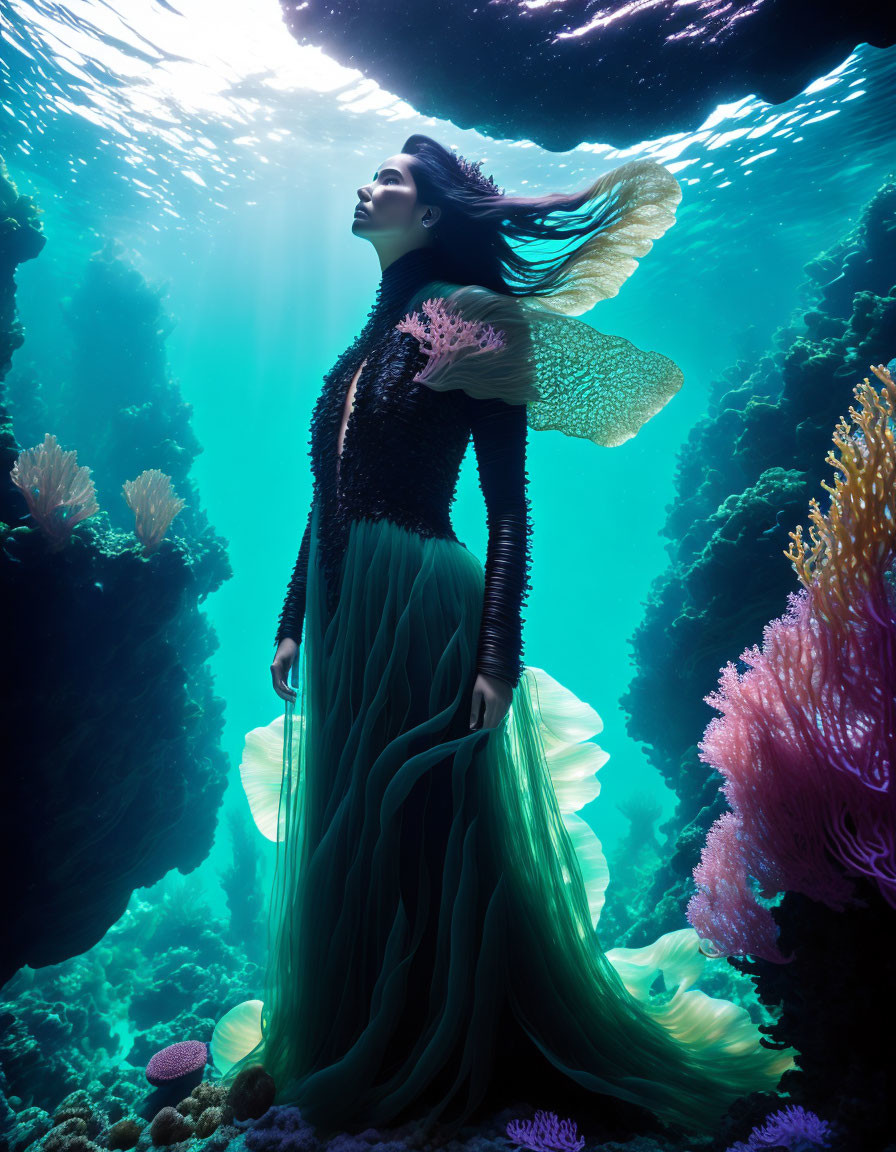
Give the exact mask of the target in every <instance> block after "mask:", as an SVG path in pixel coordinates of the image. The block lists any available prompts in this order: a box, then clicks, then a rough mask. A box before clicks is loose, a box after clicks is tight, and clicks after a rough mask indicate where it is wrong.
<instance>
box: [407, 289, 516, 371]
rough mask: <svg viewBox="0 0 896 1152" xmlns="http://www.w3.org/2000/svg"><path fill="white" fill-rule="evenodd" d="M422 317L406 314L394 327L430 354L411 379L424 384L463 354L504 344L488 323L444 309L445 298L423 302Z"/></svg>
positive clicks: (463, 355)
mask: <svg viewBox="0 0 896 1152" xmlns="http://www.w3.org/2000/svg"><path fill="white" fill-rule="evenodd" d="M423 313H424V316H425V317H426V319H424V318H423V317H422V316H421V315H420V314H419V313H418V312H412V313H408V315H407V316H405V318H404V319H403V320H400V321H399V322H398V324H396V325H395V327H396V328H397V329H398V331H399V332H406V333H407V334H408V335H410V336H413V337H414V338H415V339H416V340H418V341H419V343H420V347H421V348H422V350H423V352H424V354H425V355H426V356H428V357H429V359H428V362H427V364H426V366H425V367H424V369H423V371H422V372H418V373H417V375H416V376H415V377H414V380H415V381H417V382H418V383H425V382H426V381H427V380H429V379H430V378H431V377H432V376H434V375H435V374H436V373H438V372H441V371H442V369H443V368H445V367H447V366H448V365H449V364H452V363H454V362H456V361H457V360H458V359H460V358H462V357H465V356H477V355H479V354H480V353H482V352H497V351H498V350H499V349H501V348H503V347H504V333H503V332H496V331H495V329H494V328H493V327H492V326H491V324H476V323H475V322H473V321H468V320H463V319H461V317H460V315H459V314H458V313H456V312H449V311H448V310H447V309H446V308H445V301H444V299H443V298H442V297H441V296H439V297H433V298H431V299H429V300H424V302H423Z"/></svg>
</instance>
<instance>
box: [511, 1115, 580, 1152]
mask: <svg viewBox="0 0 896 1152" xmlns="http://www.w3.org/2000/svg"><path fill="white" fill-rule="evenodd" d="M507 1136H508V1138H509V1139H510V1140H512V1141H513V1143H514V1144H519V1145H520V1146H521V1147H523V1148H529V1149H531V1152H579V1150H580V1149H581V1148H584V1146H585V1138H584V1137H583V1136H579V1135H578V1132H577V1131H576V1123H575V1121H574V1120H560V1119H559V1118H558V1116H557V1113H556V1112H545V1111H543V1110H539V1111H537V1112H536V1113H535V1117H534V1118H533V1119H532V1120H511V1121H510V1122H509V1123H508V1125H507Z"/></svg>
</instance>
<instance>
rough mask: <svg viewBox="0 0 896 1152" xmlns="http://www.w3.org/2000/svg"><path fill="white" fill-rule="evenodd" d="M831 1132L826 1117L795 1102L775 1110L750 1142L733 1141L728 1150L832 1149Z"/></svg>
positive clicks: (802, 1151) (793, 1151)
mask: <svg viewBox="0 0 896 1152" xmlns="http://www.w3.org/2000/svg"><path fill="white" fill-rule="evenodd" d="M831 1135H832V1133H831V1126H830V1124H828V1123H827V1121H826V1120H822V1119H821V1117H819V1116H816V1114H815V1113H814V1112H808V1111H806V1109H805V1108H802V1107H801V1106H800V1105H799V1104H791V1105H789V1106H788V1107H787V1108H782V1109H780V1110H779V1111H777V1112H772V1113H771V1115H770V1116H767V1117H766V1121H765V1123H764V1124H763V1125H762V1126H761V1127H760V1126H758V1125H757V1127H755V1128H754V1129H753V1131H752V1132H751V1133H750V1138H749V1140H748V1141H747V1142H746V1144H742V1143H737V1144H733V1145H732V1146H731V1147H730V1148H729V1149H728V1152H762V1149H763V1148H769V1149H771V1148H778V1149H785V1150H786V1152H810V1150H811V1149H813V1148H829V1147H830V1139H831Z"/></svg>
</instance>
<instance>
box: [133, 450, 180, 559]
mask: <svg viewBox="0 0 896 1152" xmlns="http://www.w3.org/2000/svg"><path fill="white" fill-rule="evenodd" d="M124 498H125V500H127V502H128V506H129V507H130V509H131V511H132V512H133V513H134V514H135V516H136V517H137V522H136V526H135V528H134V531H135V533H136V535H137V539H138V540H140V542H141V543H142V544H143V547H144V548H145V549H146V552H147V553H152V552H155V550H156V549H157V548H158V546H159V544H160V543H161V542H162V538H163V537H164V535H165V533H166V532H167V531H168V525H169V524H170V523H171V521H172V520H173V519H174V517H175V516H176V515H177V514H178V512H180V510H181V509H182V508H183V507H184V504H185V503H186V502H185V501H184V500H181V499H180V498H179V497H178V496H177V495H176V494H175V492H174V489H173V488H172V487H171V477H170V476H166V475H165V473H164V472H160V471H159V470H158V469H157V468H149V469H147V470H146V471H145V472H141V473H140V475H139V476H138V477H137V479H136V480H126V481H125V483H124Z"/></svg>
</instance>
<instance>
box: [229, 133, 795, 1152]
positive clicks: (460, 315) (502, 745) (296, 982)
mask: <svg viewBox="0 0 896 1152" xmlns="http://www.w3.org/2000/svg"><path fill="white" fill-rule="evenodd" d="M358 195H359V201H360V202H359V205H358V210H357V211H356V214H355V221H354V230H355V233H356V234H357V235H359V236H363V237H364V238H365V239H367V240H369V241H370V242H371V244H373V246H374V247H375V249H376V251H377V254H378V256H379V259H380V264H381V268H382V278H381V281H380V285H379V290H378V292H377V297H376V301H375V303H374V305H373V308H372V309H371V311H370V314H369V317H368V320H367V323H366V325H365V327H364V329H363V331H362V332H361V334H360V335H359V337H358V338H357V339H356V341H355V342H354V344H353V345H352V346H351V347H350V348H349V349H348V350H347V351H346V352H345V353H344V354H343V355H342V356H341V357H340V358H339V360H338V361H337V363H336V365H335V367H334V368H333V369H332V371H331V372H330V373H329V374H328V376H327V378H326V380H325V383H324V387H323V390H322V392H321V395H320V397H319V400H318V402H317V405H316V408H315V411H314V415H313V419H312V427H311V440H310V448H311V453H310V454H311V460H312V469H313V474H314V494H313V499H312V503H311V508H310V511H309V514H308V519H307V523H306V527H305V532H304V536H303V539H302V544H301V548H300V551H299V556H298V560H297V563H296V566H295V570H294V572H293V575H292V579H291V581H290V585H289V589H288V592H287V596H286V601H285V603H284V607H283V611H282V613H281V617H280V623H279V628H278V631H277V649H276V653H275V656H274V660H273V663H272V665H271V672H272V677H273V685H274V689H275V691H276V692H277V693H278V695H280V696H281V698H283V699H284V700H285V701H286V716H285V723H284V726H283V738H282V752H283V756H282V763H281V764H278V765H277V769H278V771H277V774H276V775H277V778H276V781H275V782H273V781H272V780H271V779H269V780H268V785H267V787H268V792H269V795H268V801H267V809H266V812H265V814H263V815H262V814H261V810H262V808H263V806H264V803H265V802H264V801H263V800H262V799H259V797H260V796H261V794H262V793H263V792H264V788H263V787H262V786H261V785H259V783H258V781H257V780H253V781H252V782H251V784H250V783H248V782H247V777H246V776H245V774H244V783H246V784H247V792H248V793H249V795H250V802H251V803H252V805H253V812H254V813H255V815H256V818H257V819H258V820H259V824H260V826H261V827H262V828H263V830H265V831H266V834H268V835H270V836H271V838H272V839H277V840H278V842H279V844H280V850H279V851H278V860H277V868H276V878H275V883H274V888H275V891H274V899H273V901H272V905H271V926H272V932H271V945H270V957H269V965H268V973H267V981H266V994H265V1000H264V1005H263V1008H262V1005H261V1002H259V1001H249V1002H247V1003H246V1005H242V1006H240V1008H239V1009H235V1010H234V1013H235V1015H234V1014H228V1017H230V1019H228V1018H225V1020H224V1021H221V1022H220V1024H219V1027H218V1029H216V1037H215V1040H214V1041H213V1054H214V1055H215V1060H216V1063H217V1064H218V1066H219V1067H221V1066H222V1065H227V1064H229V1063H230V1060H232V1061H233V1062H232V1064H231V1065H230V1066H229V1067H224V1069H223V1070H224V1072H225V1079H227V1080H232V1079H233V1077H234V1076H235V1075H236V1073H237V1072H238V1071H239V1070H240V1069H241V1068H243V1067H246V1066H247V1065H249V1064H253V1063H262V1064H263V1065H264V1067H265V1068H266V1069H267V1070H268V1071H269V1072H270V1073H271V1075H272V1076H273V1077H274V1080H275V1083H276V1086H277V1102H278V1103H287V1102H294V1103H296V1104H298V1105H299V1106H300V1108H301V1110H302V1113H303V1116H304V1117H305V1119H306V1120H309V1121H310V1122H311V1123H314V1124H316V1125H320V1126H322V1127H325V1128H330V1129H333V1130H336V1129H346V1128H351V1127H364V1126H367V1125H376V1126H382V1125H384V1124H387V1123H397V1122H399V1121H401V1120H405V1119H411V1118H417V1119H420V1120H423V1121H424V1122H426V1123H429V1122H438V1123H440V1125H442V1126H443V1129H445V1128H447V1130H449V1131H453V1130H455V1129H456V1128H457V1127H458V1126H459V1125H460V1124H461V1123H462V1122H469V1121H470V1120H471V1118H474V1117H478V1116H481V1115H483V1109H485V1108H487V1107H489V1106H497V1105H498V1104H500V1103H501V1102H504V1101H506V1100H510V1099H520V1100H526V1099H529V1100H531V1099H532V1098H533V1096H535V1097H536V1098H537V1100H536V1102H537V1101H538V1100H540V1103H541V1105H542V1106H544V1107H548V1108H551V1109H553V1110H557V1109H558V1108H559V1107H562V1106H563V1105H564V1103H565V1104H566V1105H567V1106H568V1107H572V1106H575V1107H576V1108H578V1109H580V1111H579V1113H578V1115H579V1116H580V1117H581V1115H582V1112H581V1108H583V1107H585V1106H586V1105H587V1104H589V1103H591V1104H595V1105H597V1107H596V1108H595V1109H594V1111H595V1112H597V1113H598V1114H602V1113H606V1112H607V1111H608V1109H609V1105H610V1104H611V1101H610V1100H609V1099H608V1097H611V1096H612V1097H615V1098H616V1101H617V1104H616V1107H617V1108H618V1107H619V1106H620V1105H619V1102H625V1106H628V1107H629V1108H630V1109H638V1108H647V1109H650V1110H651V1111H652V1112H653V1113H655V1115H656V1116H657V1117H659V1118H660V1119H662V1120H665V1121H668V1122H671V1123H680V1124H684V1125H687V1126H690V1127H691V1128H697V1129H704V1130H711V1128H712V1125H713V1123H714V1121H716V1120H717V1119H718V1117H719V1116H720V1115H721V1114H722V1113H723V1112H724V1111H725V1108H726V1106H727V1105H728V1104H729V1103H730V1102H731V1101H732V1100H733V1099H734V1098H736V1097H737V1096H738V1095H741V1094H743V1093H745V1092H749V1091H752V1090H754V1089H757V1088H771V1087H773V1086H774V1084H775V1083H776V1081H777V1079H778V1077H779V1076H780V1073H781V1071H783V1069H784V1067H786V1066H787V1059H786V1057H782V1056H781V1054H780V1053H774V1054H771V1053H769V1052H768V1051H767V1050H765V1049H762V1048H761V1047H760V1046H759V1044H758V1038H757V1036H756V1035H755V1033H753V1032H750V1034H749V1036H747V1037H746V1039H745V1038H744V1031H743V1028H744V1021H743V1019H742V1018H740V1017H739V1018H738V1021H737V1023H736V1025H735V1024H732V1025H731V1028H732V1032H731V1035H729V1036H728V1037H726V1036H724V1035H720V1034H719V1030H718V1024H719V1020H720V1019H721V1017H720V1016H719V1013H718V1011H717V1009H718V1006H719V1005H720V1004H722V1005H726V1006H727V1007H728V1008H730V1009H732V1010H734V1009H733V1006H732V1005H729V1004H728V1002H727V1001H719V1000H712V1001H710V998H708V997H703V999H702V1000H700V999H699V997H700V996H702V994H701V993H697V992H692V993H682V996H681V997H680V998H678V999H676V1001H675V1003H674V1006H664V1007H661V1008H659V1007H656V1006H654V1005H652V1004H651V1003H650V1002H649V999H650V998H649V995H648V989H649V986H650V984H651V983H652V974H651V976H650V978H649V979H645V978H644V976H645V973H646V972H647V967H643V966H642V967H641V968H640V969H638V962H639V961H643V960H644V957H643V956H642V955H641V953H643V954H645V955H646V954H647V952H648V950H647V949H644V950H625V949H621V950H617V951H618V952H619V953H620V954H621V953H627V957H621V958H620V959H618V962H617V964H618V967H619V968H620V969H621V970H623V971H627V972H628V973H629V977H630V978H629V979H624V978H623V976H621V975H620V973H619V971H617V968H616V967H614V964H613V963H611V961H610V960H609V959H608V958H607V957H606V956H604V954H603V953H602V952H601V950H600V948H599V947H597V945H596V938H595V936H594V932H593V926H594V924H595V923H596V913H597V912H599V902H600V900H602V889H600V885H599V884H597V883H596V882H595V876H594V872H593V871H592V872H590V873H589V871H588V869H589V865H588V863H587V859H586V858H587V856H588V853H587V852H582V851H580V852H578V853H577V850H576V847H575V846H574V844H573V841H572V837H571V833H570V829H571V828H572V827H573V825H572V823H571V819H570V813H572V812H574V810H575V808H578V807H581V806H582V804H583V803H585V802H586V801H587V799H588V798H590V797H589V796H588V795H587V794H586V790H587V784H585V783H583V781H585V780H586V773H583V771H582V768H583V766H584V767H586V768H587V767H588V766H589V765H590V772H591V776H592V777H593V769H594V767H595V759H594V757H595V756H596V755H598V754H599V753H600V749H598V748H597V746H596V745H594V744H591V743H583V741H587V738H588V737H590V736H592V735H594V734H595V733H596V732H597V731H599V730H600V718H599V717H597V715H596V713H594V712H593V711H592V710H591V709H590V708H588V707H587V705H583V704H582V703H581V702H580V701H578V700H576V699H575V697H573V696H572V695H571V694H570V693H568V692H566V691H565V690H564V689H562V686H560V685H558V684H557V682H556V681H553V680H551V678H550V677H548V676H547V675H546V674H545V673H542V672H540V670H537V669H531V668H528V667H526V665H525V664H524V663H523V661H522V639H521V638H522V627H521V623H522V618H521V611H522V607H523V604H524V601H525V598H526V593H527V591H528V589H529V580H528V574H529V540H530V535H531V523H530V515H529V508H530V506H529V498H528V495H527V488H526V469H525V461H526V437H527V429H528V428H529V427H531V428H536V429H543V428H554V429H560V430H561V431H563V432H565V433H567V434H568V435H576V436H584V437H586V438H589V439H591V440H593V441H594V442H595V443H598V444H603V445H613V444H619V443H622V442H623V441H624V440H626V439H628V438H630V437H631V436H632V435H634V434H635V432H636V431H637V429H638V428H639V427H640V426H641V425H642V424H643V423H644V421H645V420H647V419H649V418H650V416H652V415H653V414H654V413H655V412H657V411H659V409H660V408H661V407H662V406H663V405H664V404H665V403H666V402H667V401H668V399H669V398H670V397H671V396H672V395H673V394H674V393H675V392H676V391H677V389H678V388H679V387H680V385H681V374H680V372H679V370H678V368H677V367H676V366H675V365H674V364H673V363H672V362H671V361H670V360H668V359H667V358H666V357H663V356H660V355H658V354H655V353H646V352H643V351H641V350H639V349H637V348H635V347H634V346H633V345H631V344H629V343H628V342H627V341H624V340H621V339H619V338H616V337H611V336H606V335H604V334H602V333H600V332H598V331H597V330H595V329H593V328H591V327H590V326H588V325H586V324H584V323H582V322H580V321H577V320H575V319H573V318H572V317H573V316H574V315H575V314H578V313H581V312H584V311H586V310H587V309H588V308H590V307H591V306H592V305H593V304H594V303H595V302H596V301H597V300H598V299H601V298H604V297H608V296H612V295H614V294H615V293H616V292H617V291H618V289H619V286H620V285H621V283H622V282H623V281H624V280H625V279H626V277H627V276H628V275H629V274H630V273H631V271H632V270H633V269H634V267H635V266H636V259H635V257H637V256H643V255H644V254H645V253H646V252H647V251H648V250H649V248H650V246H651V243H652V240H653V239H655V238H656V237H658V236H660V235H661V234H662V233H663V232H664V231H665V230H666V229H667V228H668V227H669V225H670V224H671V223H672V222H673V219H674V209H675V207H676V206H677V203H678V201H679V199H680V195H681V193H680V188H679V186H678V184H677V182H676V181H675V180H674V178H673V177H672V175H671V174H670V173H669V172H668V171H667V170H666V169H665V168H663V167H662V166H661V165H659V164H656V163H654V162H652V161H639V162H632V163H630V164H627V165H624V166H623V167H622V168H620V169H617V170H616V171H615V172H613V173H610V174H608V175H607V176H604V177H602V178H601V179H600V180H598V181H596V182H595V183H594V184H593V185H591V186H590V187H589V188H587V189H585V190H584V191H583V192H581V193H578V194H575V195H570V196H562V195H555V196H548V197H539V198H523V197H510V196H506V195H504V194H503V192H502V191H501V190H500V189H498V188H496V187H495V185H494V183H493V182H492V181H491V180H490V179H489V180H486V179H485V178H484V177H483V176H482V175H481V173H480V172H479V171H478V166H476V165H470V164H468V163H467V162H466V161H464V160H463V159H461V158H457V157H456V156H454V155H453V154H452V153H450V152H448V151H446V150H445V149H444V148H442V147H441V146H440V145H439V144H437V143H436V142H435V141H434V140H431V139H430V138H428V137H426V136H421V135H414V136H411V137H410V138H409V139H408V140H407V141H406V142H405V144H404V146H403V148H402V151H401V153H399V154H398V155H396V156H392V157H391V158H389V159H388V160H387V161H386V162H385V163H384V164H383V165H382V167H381V168H380V169H379V171H378V172H377V174H376V175H375V177H374V180H373V181H372V183H370V184H367V185H365V186H364V187H362V188H360V189H359V193H358ZM582 208H584V209H585V210H584V211H582V212H581V213H579V212H578V210H579V209H582ZM554 213H559V214H561V216H563V219H562V220H561V221H560V222H559V223H554V224H550V223H548V219H547V218H548V217H549V216H550V215H552V214H554ZM541 239H558V240H568V239H573V240H576V241H579V245H578V247H577V248H575V249H574V250H573V251H572V252H571V253H569V252H567V253H563V254H560V255H555V256H553V257H550V258H542V259H540V260H529V261H527V260H525V259H524V258H523V256H522V255H521V254H520V252H519V251H518V250H517V249H515V248H514V247H512V246H511V243H510V242H511V241H512V240H513V241H519V242H521V245H522V243H523V242H526V241H538V240H541ZM421 309H422V311H420V310H421ZM471 435H472V439H473V444H474V449H475V453H476V459H477V464H478V468H479V475H480V480H481V486H482V490H483V493H484V497H485V502H486V508H487V517H488V548H487V555H486V562H485V567H484V570H483V567H482V565H481V564H480V563H479V561H478V560H477V559H476V558H475V557H474V556H473V555H472V554H471V553H470V552H469V551H468V550H467V549H466V547H465V546H464V545H463V544H462V543H461V542H460V541H459V540H458V539H457V537H456V536H455V534H454V532H453V529H452V526H451V521H450V515H449V511H450V505H451V502H452V500H453V499H454V492H455V484H456V481H457V477H458V471H459V469H460V466H461V461H462V459H463V457H464V454H465V451H466V449H467V446H468V442H469V440H470V437H471ZM303 624H304V633H305V637H304V645H303V647H302V648H301V650H299V644H300V641H301V639H302V629H303ZM290 669H294V670H295V671H296V672H297V673H298V679H297V682H296V685H295V687H290V685H289V684H288V677H289V672H290ZM294 716H295V719H296V721H297V722H296V724H295V726H294V724H293V717H294ZM280 769H282V771H280ZM269 775H270V774H269ZM272 784H273V787H275V788H276V799H277V803H273V802H271V786H272ZM583 789H585V790H583ZM595 792H596V790H592V793H591V795H594V794H595ZM573 819H574V817H573ZM581 823H583V822H581ZM580 831H581V830H580ZM576 834H577V835H578V833H576ZM581 834H582V835H583V836H584V835H586V834H587V835H590V836H591V839H592V841H593V844H596V845H597V847H596V849H594V850H593V852H592V864H593V861H594V859H597V858H600V859H601V860H602V857H600V853H599V848H600V846H599V842H597V841H596V838H594V836H593V833H591V832H590V830H588V831H587V833H586V832H584V831H581ZM604 884H605V880H604ZM598 890H599V899H597V898H596V897H595V892H596V891H598ZM682 935H688V934H687V933H685V934H670V937H675V938H676V939H675V941H674V944H675V946H676V947H677V946H679V945H680V944H681V940H680V939H679V937H681V936H682ZM690 936H695V934H693V933H691V934H690ZM666 940H667V938H665V937H664V938H663V941H666ZM659 943H660V942H658V944H659ZM667 951H668V949H667ZM636 953H638V954H637V955H636ZM648 959H649V963H650V965H653V968H652V973H655V972H656V971H659V970H660V968H662V967H663V961H657V960H656V953H655V952H653V953H651V954H650V956H649V957H648ZM644 963H645V964H646V963H647V962H646V961H644ZM693 963H694V957H693V950H692V953H689V955H688V959H687V963H686V964H685V963H682V964H681V965H680V971H679V974H678V976H679V978H678V980H677V981H675V982H680V983H681V984H682V988H684V987H686V981H684V979H683V973H684V969H685V967H687V964H690V965H691V966H693ZM626 964H628V968H627V969H626V968H625V965H626ZM673 967H674V964H672V963H671V962H670V963H669V970H671V969H672V968H673ZM636 971H637V973H638V974H636V975H632V974H633V973H636ZM666 975H667V978H668V976H669V971H667V972H666ZM639 988H640V993H638V989H639ZM633 990H634V991H633ZM676 995H678V994H676ZM688 997H690V999H689V998H688ZM695 997H696V998H697V999H694V998H695ZM707 1002H709V1005H710V1007H709V1009H708V1010H707ZM734 1011H737V1010H734ZM253 1012H254V1016H253ZM241 1013H242V1016H241V1015H240V1014H241ZM743 1015H745V1013H744V1014H743ZM726 1019H728V1020H730V1019H731V1016H730V1014H729V1016H728V1017H726ZM234 1021H236V1024H235V1023H234ZM247 1021H248V1025H249V1031H248V1035H246V1034H243V1035H242V1042H241V1043H234V1042H233V1037H234V1029H235V1028H236V1030H237V1031H239V1028H240V1027H242V1026H243V1025H245V1024H246V1023H247ZM253 1029H254V1034H253ZM713 1029H715V1031H713ZM735 1033H736V1037H735V1039H736V1042H735V1043H732V1042H731V1038H732V1036H734V1035H735ZM225 1052H229V1058H228V1059H225V1057H224V1056H223V1055H222V1053H225Z"/></svg>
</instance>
